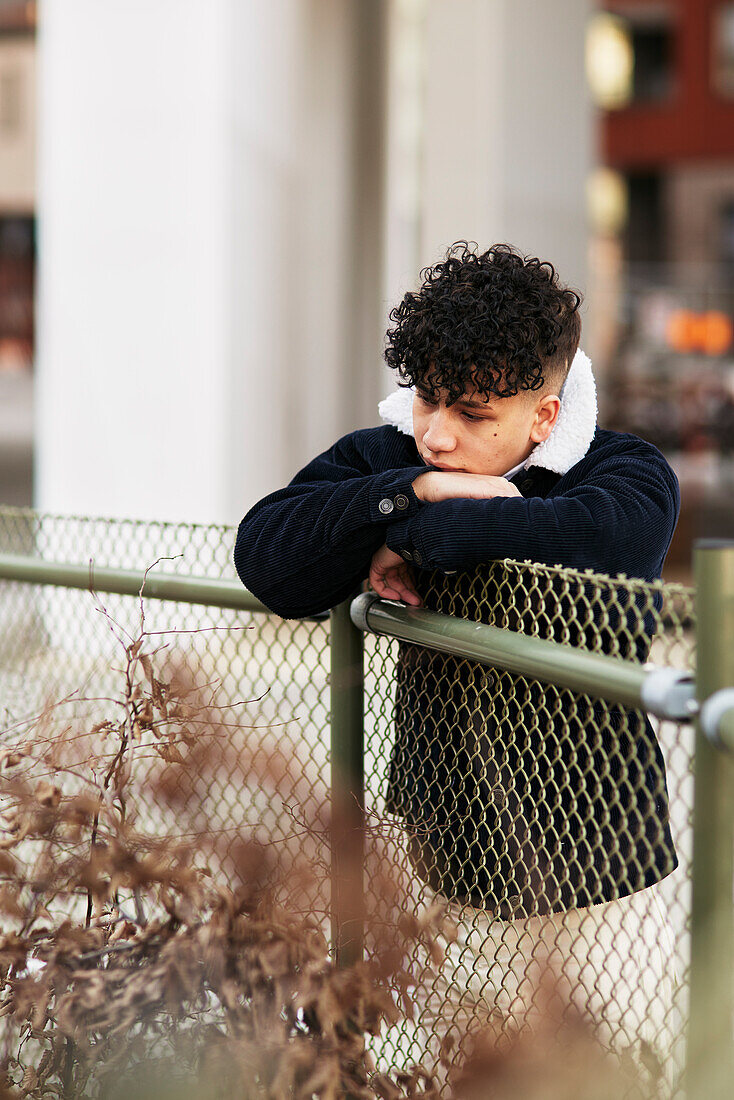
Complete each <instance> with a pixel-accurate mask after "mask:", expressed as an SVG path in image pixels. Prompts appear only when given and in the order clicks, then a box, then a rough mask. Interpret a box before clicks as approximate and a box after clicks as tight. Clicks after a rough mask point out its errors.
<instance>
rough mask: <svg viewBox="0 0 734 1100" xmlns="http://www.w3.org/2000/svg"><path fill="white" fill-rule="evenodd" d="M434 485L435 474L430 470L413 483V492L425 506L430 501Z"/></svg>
mask: <svg viewBox="0 0 734 1100" xmlns="http://www.w3.org/2000/svg"><path fill="white" fill-rule="evenodd" d="M432 484H433V474H432V473H431V471H430V470H427V471H426V472H425V473H424V474H418V477H417V478H416V479H415V481H414V482H413V492H414V493H415V495H416V496H417V497H418V500H422V501H423V503H424V504H425V503H428V502H429V501H430V493H431V487H432Z"/></svg>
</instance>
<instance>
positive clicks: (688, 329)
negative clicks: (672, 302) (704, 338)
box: [666, 309, 698, 353]
mask: <svg viewBox="0 0 734 1100" xmlns="http://www.w3.org/2000/svg"><path fill="white" fill-rule="evenodd" d="M666 336H667V339H668V343H669V344H670V346H671V348H672V349H673V351H679V352H681V353H685V352H687V351H693V350H694V348H695V347H696V344H697V336H698V317H697V316H696V314H695V313H691V311H690V310H689V309H677V310H675V312H674V313H671V315H670V318H669V320H668V328H667V332H666Z"/></svg>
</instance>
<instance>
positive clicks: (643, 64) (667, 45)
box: [631, 12, 673, 103]
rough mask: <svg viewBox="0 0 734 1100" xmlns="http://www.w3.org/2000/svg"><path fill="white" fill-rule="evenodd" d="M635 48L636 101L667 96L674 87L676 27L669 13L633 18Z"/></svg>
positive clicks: (633, 94)
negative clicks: (673, 26) (674, 32)
mask: <svg viewBox="0 0 734 1100" xmlns="http://www.w3.org/2000/svg"><path fill="white" fill-rule="evenodd" d="M631 33H632V52H633V54H634V58H635V67H634V76H633V82H632V98H633V100H634V101H635V102H636V103H645V102H650V101H655V100H661V99H667V98H668V97H669V96H670V94H671V92H672V90H673V29H672V26H671V23H670V17H669V16H668V15H667V14H665V13H662V12H660V13H657V14H656V16H655V17H651V18H650V19H649V20H648V19H640V20H633V21H632V25H631Z"/></svg>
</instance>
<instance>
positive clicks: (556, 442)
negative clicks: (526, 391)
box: [378, 349, 597, 474]
mask: <svg viewBox="0 0 734 1100" xmlns="http://www.w3.org/2000/svg"><path fill="white" fill-rule="evenodd" d="M413 392H414V391H413V390H412V389H408V388H404V389H399V390H397V391H396V392H395V393H391V394H390V396H389V397H386V398H385V400H384V401H381V402H380V404H379V405H378V411H379V413H380V417H381V418H382V420H384V421H385V423H386V424H392V425H393V427H395V428H397V429H398V431H401V432H403V433H404V435H410V436H412V435H413ZM560 397H561V409H560V412H559V413H558V420H557V421H556V424H555V427H554V428H553V431H552V432H551V434H550V435H549V436H548V438H547V439H546V440H545V442H544V443H539V444H538V445H537V447H535V448H534V449H533V450H532V451H531V452H530V454H529V455H528V457H527V458H526V459H525V462H524V463H523V465H524V466H525V468H526V469H527V468H528V467H529V466H541V467H542V468H543V469H545V470H552V471H553V472H554V473H556V474H565V473H566V472H567V471H568V470H570V469H571V467H572V466H575V465H576V463H577V462H580V461H581V459H582V458H583V457H584V455H585V454H586V452H587V451H588V449H589V446H590V445H591V441H592V439H593V438H594V432H595V430H596V416H597V406H596V382H595V381H594V374H593V371H592V369H591V360H590V359H589V357H588V355H585V354H584V352H583V351H581V350H580V349H579V351H577V352H576V355H575V356H574V360H573V362H572V363H571V368H570V370H569V372H568V377H567V378H566V381H565V382H564V383H563V387H562V389H561V394H560Z"/></svg>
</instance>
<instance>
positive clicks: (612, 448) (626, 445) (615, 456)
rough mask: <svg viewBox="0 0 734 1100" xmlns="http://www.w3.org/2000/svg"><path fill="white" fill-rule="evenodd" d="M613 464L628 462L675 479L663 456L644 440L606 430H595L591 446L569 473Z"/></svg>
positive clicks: (624, 433)
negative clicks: (652, 469) (667, 474)
mask: <svg viewBox="0 0 734 1100" xmlns="http://www.w3.org/2000/svg"><path fill="white" fill-rule="evenodd" d="M606 462H613V463H614V464H615V465H620V464H624V463H625V462H630V463H632V464H639V465H640V466H651V467H656V468H658V469H660V470H661V471H668V472H669V473H670V476H671V477H673V478H674V477H675V474H674V473H673V471H672V469H671V467H670V465H669V463H668V461H667V460H666V458H665V455H663V453H662V452H661V451H659V450H658V448H657V447H655V446H654V445H653V444H652V443H648V442H647V440H646V439H641V438H640V436H638V435H632V434H631V433H629V432H613V431H609V430H608V429H606V428H597V429H596V432H595V433H594V438H593V439H592V441H591V445H590V447H589V449H588V451H587V452H586V454H585V455H584V457H583V458H582V459H581V461H580V462H577V463H576V465H575V466H572V467H571V469H570V470H569V473H570V474H572V473H574V472H577V473H582V472H584V471H586V470H588V469H589V468H591V467H594V466H598V465H599V464H601V463H606Z"/></svg>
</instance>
